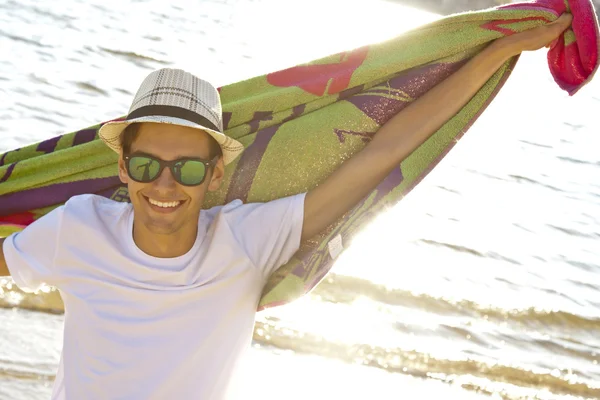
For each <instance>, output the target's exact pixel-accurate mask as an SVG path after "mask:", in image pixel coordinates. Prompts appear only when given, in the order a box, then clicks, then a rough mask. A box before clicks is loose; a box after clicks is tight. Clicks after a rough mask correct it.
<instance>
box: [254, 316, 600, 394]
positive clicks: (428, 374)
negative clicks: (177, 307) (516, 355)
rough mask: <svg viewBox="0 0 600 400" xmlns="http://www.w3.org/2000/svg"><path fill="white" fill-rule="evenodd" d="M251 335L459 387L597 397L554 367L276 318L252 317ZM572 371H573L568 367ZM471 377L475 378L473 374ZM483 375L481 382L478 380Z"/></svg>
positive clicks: (260, 341)
mask: <svg viewBox="0 0 600 400" xmlns="http://www.w3.org/2000/svg"><path fill="white" fill-rule="evenodd" d="M254 341H255V342H256V343H258V344H260V345H261V346H265V347H276V348H279V349H284V350H293V351H295V352H299V353H305V354H312V355H318V356H322V357H327V358H333V359H338V360H341V361H344V362H347V363H351V364H360V365H364V366H369V367H375V368H381V369H384V370H386V371H388V372H393V373H400V374H404V375H410V376H413V377H417V378H425V379H435V380H440V381H443V382H446V383H450V384H461V385H462V386H463V387H464V388H465V389H470V390H475V391H485V390H486V388H487V387H488V386H489V383H490V381H491V382H493V383H503V384H508V385H514V386H517V387H519V388H528V389H534V390H536V391H539V390H548V391H550V392H552V393H554V394H561V395H576V396H582V397H587V398H589V397H595V398H600V387H596V386H594V384H592V383H590V382H586V381H584V380H583V379H579V380H573V379H571V375H566V374H560V373H557V371H549V370H539V371H531V370H526V369H523V368H519V367H517V366H509V365H501V364H491V363H486V362H484V361H481V360H475V359H468V358H467V359H457V360H449V359H438V358H435V357H432V356H431V355H429V354H426V353H422V352H418V351H415V350H404V349H400V348H384V347H378V346H373V345H369V344H363V343H355V344H348V343H338V342H333V341H328V340H326V339H324V338H322V337H321V336H319V335H315V334H311V333H307V332H302V331H298V330H294V329H293V328H289V327H286V328H285V329H278V328H277V322H276V321H274V322H269V320H268V319H267V321H266V322H257V325H256V330H255V334H254ZM569 373H570V374H575V375H577V374H578V371H573V370H571V371H569ZM473 378H475V379H473ZM481 380H484V381H485V384H483V383H481ZM503 395H505V397H504V398H508V399H513V398H514V399H517V398H522V397H520V395H517V394H515V395H510V389H508V388H507V385H504V387H503Z"/></svg>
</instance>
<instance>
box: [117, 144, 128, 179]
mask: <svg viewBox="0 0 600 400" xmlns="http://www.w3.org/2000/svg"><path fill="white" fill-rule="evenodd" d="M119 179H120V180H121V182H123V183H124V184H126V185H127V184H128V183H129V175H128V174H127V169H126V168H125V160H123V151H122V150H121V152H120V153H119Z"/></svg>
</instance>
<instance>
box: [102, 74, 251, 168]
mask: <svg viewBox="0 0 600 400" xmlns="http://www.w3.org/2000/svg"><path fill="white" fill-rule="evenodd" d="M141 122H151V123H158V124H172V125H180V126H187V127H190V128H195V129H198V130H201V131H204V132H206V133H208V134H209V135H210V136H212V137H213V138H214V139H215V140H216V141H217V143H219V145H220V146H221V149H222V151H223V162H224V163H225V164H226V165H227V164H229V163H230V162H231V161H233V160H235V159H236V157H237V156H238V155H240V153H242V151H244V146H243V145H242V144H241V143H240V142H238V141H237V140H235V139H233V138H231V137H229V136H227V135H225V134H224V133H223V115H222V108H221V99H220V96H219V92H218V91H217V89H216V88H215V87H214V86H213V85H211V84H210V83H209V82H206V81H204V80H202V79H199V78H198V77H196V76H194V75H192V74H190V73H189V72H186V71H183V70H180V69H169V68H164V69H160V70H157V71H154V72H152V73H151V74H150V75H148V76H147V77H146V79H144V81H143V82H142V84H141V85H140V88H139V89H138V91H137V93H136V95H135V97H134V98H133V102H132V103H131V108H130V109H129V113H128V115H127V118H126V119H125V120H122V121H112V122H108V123H106V124H104V125H103V126H102V127H101V128H100V130H99V132H98V135H99V136H100V138H101V139H102V140H103V141H104V143H106V144H107V145H108V147H110V148H111V149H113V150H114V151H116V152H117V153H118V152H120V151H121V133H122V132H123V130H124V129H125V128H126V127H127V126H128V125H130V124H134V123H141Z"/></svg>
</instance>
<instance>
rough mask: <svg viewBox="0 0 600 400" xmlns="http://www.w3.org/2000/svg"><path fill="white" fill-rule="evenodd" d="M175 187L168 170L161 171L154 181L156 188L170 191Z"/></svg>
mask: <svg viewBox="0 0 600 400" xmlns="http://www.w3.org/2000/svg"><path fill="white" fill-rule="evenodd" d="M176 185H177V181H176V180H175V178H174V177H173V174H172V173H171V170H170V169H169V168H165V169H163V170H162V172H161V173H160V175H159V177H158V178H156V180H155V181H154V186H155V187H156V188H163V189H172V188H174V187H175V186H176Z"/></svg>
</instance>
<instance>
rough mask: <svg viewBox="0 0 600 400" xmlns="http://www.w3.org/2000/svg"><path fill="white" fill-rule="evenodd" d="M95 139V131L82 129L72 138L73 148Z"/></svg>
mask: <svg viewBox="0 0 600 400" xmlns="http://www.w3.org/2000/svg"><path fill="white" fill-rule="evenodd" d="M95 138H96V130H95V129H84V130H82V131H79V132H77V133H76V134H75V137H74V138H73V146H78V145H80V144H84V143H88V142H91V141H92V140H94V139H95Z"/></svg>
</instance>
